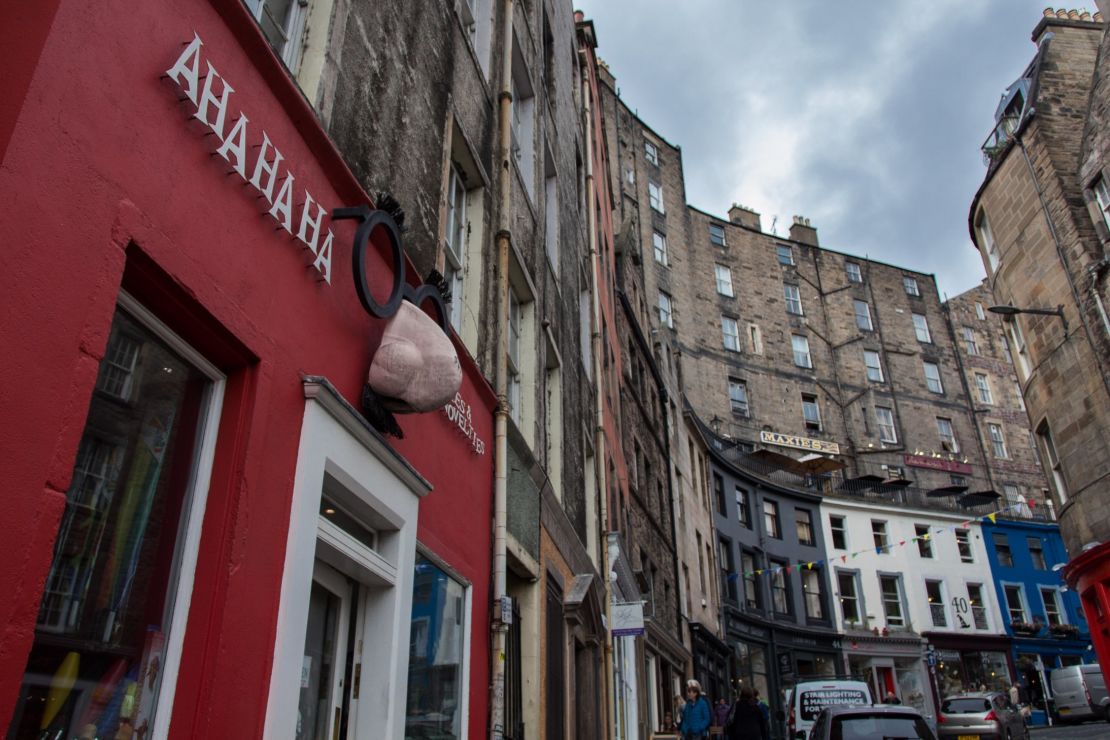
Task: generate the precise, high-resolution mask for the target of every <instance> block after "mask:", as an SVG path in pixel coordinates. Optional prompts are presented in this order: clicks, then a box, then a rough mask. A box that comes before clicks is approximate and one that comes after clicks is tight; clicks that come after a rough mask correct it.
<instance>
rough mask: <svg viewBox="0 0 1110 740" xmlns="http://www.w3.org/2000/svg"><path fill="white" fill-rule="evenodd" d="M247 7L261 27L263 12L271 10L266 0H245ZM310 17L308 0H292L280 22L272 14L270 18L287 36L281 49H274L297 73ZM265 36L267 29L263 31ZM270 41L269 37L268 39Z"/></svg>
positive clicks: (293, 71)
mask: <svg viewBox="0 0 1110 740" xmlns="http://www.w3.org/2000/svg"><path fill="white" fill-rule="evenodd" d="M245 1H246V5H247V8H249V9H250V11H251V15H253V16H254V19H255V21H257V22H258V26H259V28H263V26H262V14H263V13H266V14H267V15H269V12H268V11H267V9H266V4H267V3H266V0H245ZM307 17H308V0H292V2H290V3H289V14H288V16H287V17H286V18H285V19H284V20H282V21H281V22H280V23H279V22H278V19H277V18H274V17H273V16H270V20H271V21H273V23H274V25H275V26H277V27H278V28H279V30H280V32H281V35H282V36H284V37H285V42H284V43H283V44H282V46H281V49H274V52H275V53H276V54H277V55H278V57H280V58H281V61H282V62H283V63H284V64H285V66H286V67H287V68H288V69H289V71H290V72H291V73H292V74H294V75H296V74H297V67H298V66H299V65H300V61H301V48H302V47H303V46H304V30H305V19H306V18H307ZM262 35H263V36H265V35H266V34H265V31H263V34H262ZM266 40H267V42H269V38H267V39H266Z"/></svg>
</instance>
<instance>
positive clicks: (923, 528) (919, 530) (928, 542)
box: [913, 524, 933, 558]
mask: <svg viewBox="0 0 1110 740" xmlns="http://www.w3.org/2000/svg"><path fill="white" fill-rule="evenodd" d="M913 534H914V537H915V538H916V539H917V554H918V555H920V556H921V557H923V558H932V557H933V541H932V536H931V535H930V534H929V526H928V525H927V524H915V525H913Z"/></svg>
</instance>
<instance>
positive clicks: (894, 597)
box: [879, 575, 906, 627]
mask: <svg viewBox="0 0 1110 740" xmlns="http://www.w3.org/2000/svg"><path fill="white" fill-rule="evenodd" d="M879 592H880V593H881V595H882V601H883V612H884V613H885V616H886V623H887V626H889V627H905V626H906V618H905V616H904V614H903V611H902V581H901V579H899V578H898V576H889V575H880V576H879Z"/></svg>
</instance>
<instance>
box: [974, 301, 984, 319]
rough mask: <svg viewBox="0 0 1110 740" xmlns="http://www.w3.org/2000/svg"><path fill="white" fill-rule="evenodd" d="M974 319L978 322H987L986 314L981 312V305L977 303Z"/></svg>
mask: <svg viewBox="0 0 1110 740" xmlns="http://www.w3.org/2000/svg"><path fill="white" fill-rule="evenodd" d="M975 317H976V318H977V319H979V320H980V321H986V320H987V314H986V313H984V312H983V304H982V303H980V302H979V301H975Z"/></svg>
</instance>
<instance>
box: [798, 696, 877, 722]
mask: <svg viewBox="0 0 1110 740" xmlns="http://www.w3.org/2000/svg"><path fill="white" fill-rule="evenodd" d="M800 698H801V711H802V719H803V720H805V721H806V722H812V721H813V720H815V719H817V715H818V714H820V713H821V710H822V709H824V708H825V707H843V706H867V705H868V704H870V703H871V699H870V698H869V697H868V696H867V694H866V693H864V692H863V691H861V690H860V689H813V690H810V691H804V692H802V695H801V697H800Z"/></svg>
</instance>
